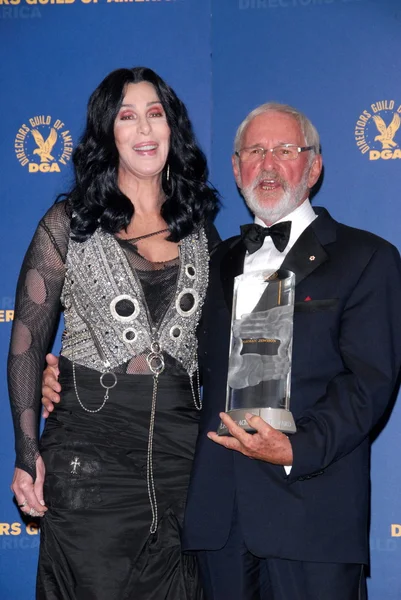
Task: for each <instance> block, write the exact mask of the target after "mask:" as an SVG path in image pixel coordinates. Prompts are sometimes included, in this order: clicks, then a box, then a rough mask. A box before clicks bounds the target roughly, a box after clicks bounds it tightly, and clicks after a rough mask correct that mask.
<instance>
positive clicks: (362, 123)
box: [355, 100, 401, 160]
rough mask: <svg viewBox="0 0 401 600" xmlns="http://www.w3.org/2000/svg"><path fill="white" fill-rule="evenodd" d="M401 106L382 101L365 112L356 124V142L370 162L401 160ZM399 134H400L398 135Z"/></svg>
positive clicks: (389, 101)
mask: <svg viewBox="0 0 401 600" xmlns="http://www.w3.org/2000/svg"><path fill="white" fill-rule="evenodd" d="M400 125H401V104H396V103H395V101H394V100H380V101H379V102H375V103H374V104H371V105H370V109H369V110H364V111H363V113H362V114H361V115H359V118H358V120H357V122H356V126H355V141H356V145H357V146H358V148H359V150H360V151H361V152H362V154H366V153H369V154H368V156H369V160H378V159H379V158H382V159H383V160H388V159H390V158H391V159H392V158H401V149H400V147H399V142H401V131H400V132H398V130H399V128H400ZM397 132H398V133H397Z"/></svg>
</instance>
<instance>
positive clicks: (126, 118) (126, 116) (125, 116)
mask: <svg viewBox="0 0 401 600" xmlns="http://www.w3.org/2000/svg"><path fill="white" fill-rule="evenodd" d="M133 118H134V115H133V114H132V113H123V114H122V115H121V116H120V119H121V121H129V120H130V119H133Z"/></svg>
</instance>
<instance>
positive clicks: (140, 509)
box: [36, 359, 202, 600]
mask: <svg viewBox="0 0 401 600" xmlns="http://www.w3.org/2000/svg"><path fill="white" fill-rule="evenodd" d="M60 370H61V375H60V383H61V385H62V397H61V402H60V404H59V405H58V406H57V407H56V409H55V410H54V412H53V413H51V415H50V416H49V418H48V420H47V422H46V426H45V429H44V432H43V435H42V438H41V442H40V451H41V455H42V457H43V460H44V462H45V466H46V478H45V486H44V493H45V501H46V505H47V506H48V508H49V510H48V512H47V513H46V516H45V517H44V518H43V519H42V521H41V545H40V556H39V568H38V579H37V596H36V597H37V599H38V600H142V599H143V600H145V599H146V600H200V599H201V598H202V591H201V588H200V584H199V579H198V574H197V565H196V559H195V558H194V557H193V556H190V555H183V554H182V553H181V546H180V533H181V527H182V520H183V513H184V508H185V500H186V494H187V487H188V482H189V475H190V470H191V465H192V459H193V454H194V449H195V442H196V437H197V433H198V416H199V413H198V411H197V410H196V409H195V407H194V403H193V399H192V393H191V388H190V383H189V378H188V376H168V375H165V374H162V375H161V376H160V377H159V384H158V394H157V404H156V416H155V426H154V437H153V473H154V483H155V490H156V498H157V508H158V519H157V520H158V527H157V531H156V533H154V534H151V533H150V531H149V529H150V525H151V521H152V513H151V507H150V502H149V497H148V485H147V452H148V437H149V422H150V411H151V402H152V388H153V377H151V376H147V375H125V374H123V375H120V374H118V375H117V378H118V381H117V385H116V386H115V387H114V388H113V389H111V390H110V392H109V395H110V397H109V399H108V400H107V402H106V404H105V405H104V407H103V409H102V410H100V411H99V412H97V413H89V412H87V411H85V410H84V409H83V408H82V407H81V406H80V404H79V402H78V399H77V397H76V393H75V389H74V385H73V379H72V369H71V363H70V362H69V361H67V360H66V359H62V360H61V362H60ZM76 376H77V377H76V380H77V387H78V393H79V397H80V399H81V401H82V403H83V404H84V406H85V407H86V408H88V409H91V410H96V409H97V408H98V407H99V406H101V404H102V402H103V397H104V393H105V390H104V388H102V387H101V385H100V382H99V376H100V373H99V372H97V371H94V370H91V369H87V368H85V367H80V366H77V367H76Z"/></svg>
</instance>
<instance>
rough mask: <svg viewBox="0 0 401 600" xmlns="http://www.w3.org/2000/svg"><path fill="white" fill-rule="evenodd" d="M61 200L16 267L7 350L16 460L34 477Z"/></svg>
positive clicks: (62, 238) (64, 238) (60, 247)
mask: <svg viewBox="0 0 401 600" xmlns="http://www.w3.org/2000/svg"><path fill="white" fill-rule="evenodd" d="M68 238H69V218H68V216H67V214H66V212H65V203H64V202H60V203H57V204H55V205H53V206H52V208H51V209H50V210H49V211H48V212H47V214H46V215H45V216H44V217H43V219H42V220H41V221H40V223H39V225H38V228H37V230H36V232H35V235H34V237H33V239H32V241H31V244H30V246H29V248H28V250H27V253H26V255H25V258H24V261H23V264H22V268H21V271H20V275H19V279H18V284H17V292H16V303H15V312H14V323H13V328H12V333H11V343H10V350H9V355H8V387H9V395H10V401H11V409H12V416H13V422H14V431H15V450H16V463H15V464H16V466H17V467H19V468H20V469H23V470H24V471H26V472H27V473H29V474H30V475H31V476H32V477H33V478H34V479H35V477H36V468H35V463H36V459H37V457H38V455H39V450H38V426H39V414H40V397H41V380H42V371H43V366H44V360H45V355H46V352H47V351H48V348H49V345H50V342H51V340H52V336H53V334H54V331H55V327H56V325H57V322H58V318H59V314H60V294H61V290H62V286H63V282H64V274H65V266H64V265H65V257H66V254H67V248H68Z"/></svg>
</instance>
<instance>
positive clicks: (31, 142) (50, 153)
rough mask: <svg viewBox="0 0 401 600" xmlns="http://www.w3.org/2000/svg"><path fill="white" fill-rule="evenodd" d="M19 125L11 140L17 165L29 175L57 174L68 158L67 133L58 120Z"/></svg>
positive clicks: (36, 119) (38, 119)
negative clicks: (26, 169)
mask: <svg viewBox="0 0 401 600" xmlns="http://www.w3.org/2000/svg"><path fill="white" fill-rule="evenodd" d="M28 123H29V125H28V124H26V123H23V124H22V125H21V127H20V128H19V130H18V133H17V135H16V136H15V142H14V149H15V154H16V156H17V159H18V161H19V163H20V164H21V165H22V166H23V167H25V166H26V165H28V170H29V172H30V173H38V172H40V173H54V172H56V173H59V172H60V166H65V165H66V164H67V162H68V161H69V160H70V158H71V154H72V150H73V143H72V137H71V135H70V132H69V131H68V130H67V129H66V128H65V125H64V123H63V122H62V121H60V119H56V120H55V121H54V120H53V119H52V117H50V116H44V115H40V116H36V117H32V118H31V119H29V120H28Z"/></svg>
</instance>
